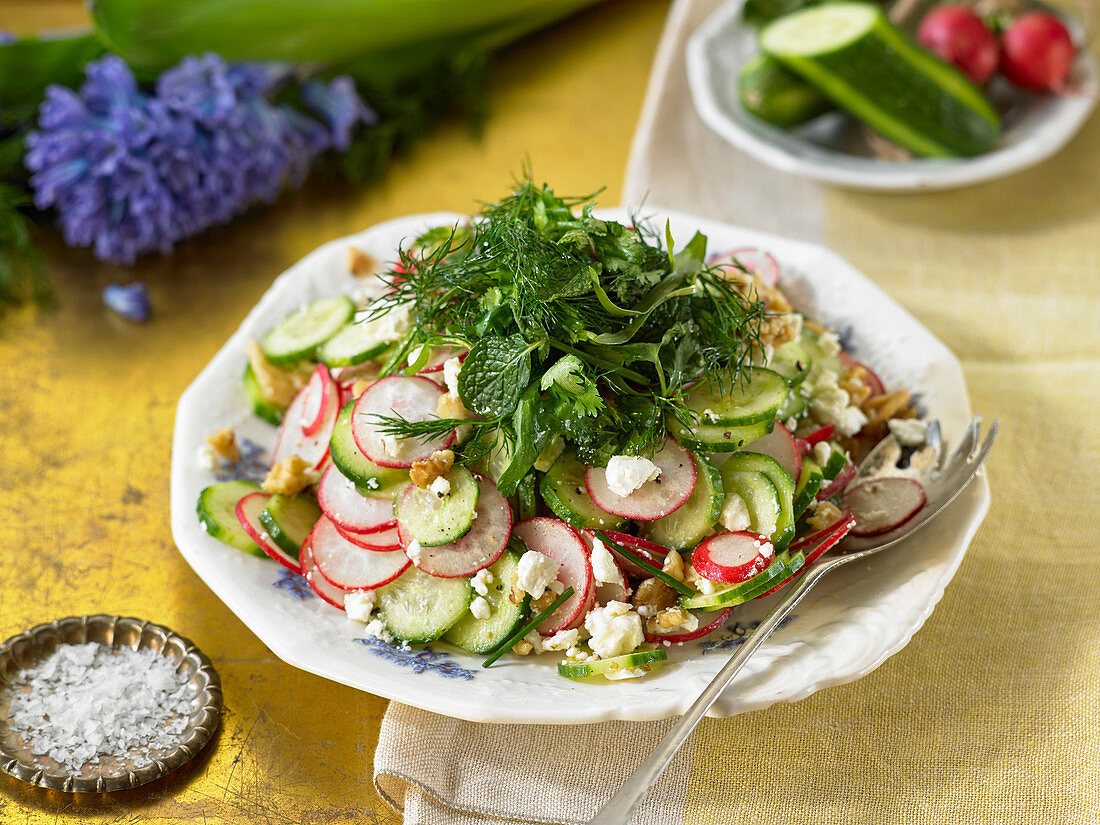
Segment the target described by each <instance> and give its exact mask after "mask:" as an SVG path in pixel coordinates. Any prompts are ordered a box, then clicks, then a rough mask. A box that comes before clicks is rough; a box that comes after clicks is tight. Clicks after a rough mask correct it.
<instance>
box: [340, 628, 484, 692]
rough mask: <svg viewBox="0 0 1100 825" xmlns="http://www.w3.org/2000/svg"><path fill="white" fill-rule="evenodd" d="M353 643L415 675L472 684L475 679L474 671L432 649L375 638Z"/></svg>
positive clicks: (357, 640)
mask: <svg viewBox="0 0 1100 825" xmlns="http://www.w3.org/2000/svg"><path fill="white" fill-rule="evenodd" d="M353 641H355V642H358V643H359V644H361V645H363V646H364V647H366V648H367V650H369V651H370V652H371V653H373V654H374V655H375V656H381V657H382V658H383V659H388V660H389V661H391V662H393V663H394V664H398V665H401V666H402V667H408V668H412V672H413V673H417V674H419V673H424V672H425V671H431V672H432V673H437V674H439V675H440V676H442V677H443V678H444V679H462V680H464V681H467V682H472V681H473V679H474V672H473V671H472V670H467V669H466V668H464V667H459V666H458V665H457V664H455V663H454V662H452V661H451V660H450V657H449V656H448V655H447V654H446V653H437V652H436V651H434V650H432V649H431V648H430V647H425V648H422V649H420V650H414V649H412V648H402V647H397V646H396V645H391V644H389V643H387V642H384V641H382V640H381V639H375V638H373V637H371V638H366V639H354V640H353Z"/></svg>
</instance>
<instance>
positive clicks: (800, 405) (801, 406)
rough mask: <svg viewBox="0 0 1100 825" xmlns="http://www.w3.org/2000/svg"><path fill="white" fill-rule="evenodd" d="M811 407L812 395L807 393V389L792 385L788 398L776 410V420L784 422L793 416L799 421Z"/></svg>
mask: <svg viewBox="0 0 1100 825" xmlns="http://www.w3.org/2000/svg"><path fill="white" fill-rule="evenodd" d="M809 407H810V397H809V396H808V395H806V391H805V390H803V389H802V388H801V387H791V390H790V392H788V393H787V397H786V399H785V400H784V401H783V403H782V404H781V405H780V407H779V409H778V410H776V412H775V417H776V420H778V421H782V422H784V424H785V423H786V422H788V421H790V420H791V419H792V418H793V419H795V420H796V421H797V420H798V419H799V418H802V417H803V416H804V415H805V414H806V410H807V409H809Z"/></svg>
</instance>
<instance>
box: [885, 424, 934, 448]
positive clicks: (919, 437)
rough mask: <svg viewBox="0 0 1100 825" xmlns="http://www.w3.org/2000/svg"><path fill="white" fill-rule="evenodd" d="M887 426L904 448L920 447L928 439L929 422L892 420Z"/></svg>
mask: <svg viewBox="0 0 1100 825" xmlns="http://www.w3.org/2000/svg"><path fill="white" fill-rule="evenodd" d="M886 426H887V427H889V428H890V432H892V433H893V434H894V438H896V439H897V440H898V443H899V444H901V445H902V446H903V447H919V446H921V445H922V444H923V443H924V440H925V439H926V438H927V437H928V422H927V421H921V420H920V419H919V418H891V419H890V420H889V421H887V422H886Z"/></svg>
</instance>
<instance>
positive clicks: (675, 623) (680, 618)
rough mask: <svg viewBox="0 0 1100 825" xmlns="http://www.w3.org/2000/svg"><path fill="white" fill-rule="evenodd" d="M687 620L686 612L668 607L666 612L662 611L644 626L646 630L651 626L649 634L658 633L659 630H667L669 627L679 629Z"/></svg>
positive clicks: (678, 608) (680, 608)
mask: <svg viewBox="0 0 1100 825" xmlns="http://www.w3.org/2000/svg"><path fill="white" fill-rule="evenodd" d="M687 620H688V612H687V611H686V610H684V608H682V607H670V608H668V609H667V610H662V611H661V612H660V613H658V614H657V615H656V616H655V617H653V618H652V619H650V620H649V621H648V622H647V623H646V625H647V629H649V626H652V629H651V630H650V632H651V633H656V632H659V631H660V630H668V629H669V628H670V627H679V626H680V625H682V624H683V623H684V622H686V621H687Z"/></svg>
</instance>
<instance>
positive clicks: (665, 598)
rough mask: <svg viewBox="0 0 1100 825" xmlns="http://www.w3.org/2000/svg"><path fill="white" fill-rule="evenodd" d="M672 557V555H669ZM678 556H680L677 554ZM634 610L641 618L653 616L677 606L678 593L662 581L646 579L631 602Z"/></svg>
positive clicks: (635, 592)
mask: <svg viewBox="0 0 1100 825" xmlns="http://www.w3.org/2000/svg"><path fill="white" fill-rule="evenodd" d="M673 552H675V551H673ZM669 555H670V556H671V555H672V553H669ZM676 555H677V556H678V555H680V554H679V553H676ZM630 603H631V604H632V605H634V609H635V610H637V611H638V615H640V616H645V615H649V616H653V615H655V614H656V613H657V612H659V611H661V610H665V609H666V608H669V607H672V606H673V605H674V604H676V591H675V590H673V589H672V588H671V587H669V586H668V585H667V584H665V583H664V582H663V581H661V580H660V579H646V580H644V581H643V582H642V583H641V584H639V585H638V589H637V590H635V591H634V598H632V599H631V600H630Z"/></svg>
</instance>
